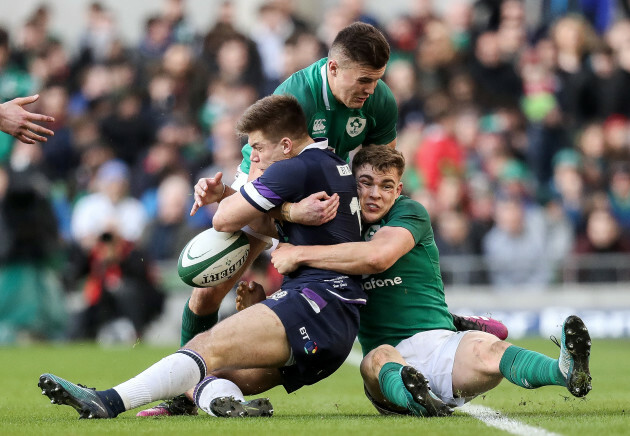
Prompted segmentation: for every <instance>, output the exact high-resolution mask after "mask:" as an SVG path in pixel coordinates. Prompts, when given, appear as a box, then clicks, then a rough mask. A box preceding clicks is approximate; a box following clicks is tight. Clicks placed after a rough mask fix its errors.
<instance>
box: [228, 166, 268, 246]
mask: <svg viewBox="0 0 630 436" xmlns="http://www.w3.org/2000/svg"><path fill="white" fill-rule="evenodd" d="M245 183H247V174H245V173H244V172H243V171H241V166H240V165H239V166H238V167H237V168H236V174H235V175H234V182H232V184H231V185H230V187H231V188H232V189H234V190H235V191H239V190H240V189H241V187H242V186H244V185H245ZM243 231H244V232H245V233H247V234H248V235H251V236H253V237H254V238H256V239H260V240H261V241H264V242H266V243H267V246H266V247H265V250H268V249H270V248H271V246H272V245H273V238H270V237H269V236H267V235H263V234H260V233H258V232H255V231H254V230H252V228H251V227H249V226H245V227H243Z"/></svg>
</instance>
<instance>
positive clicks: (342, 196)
mask: <svg viewBox="0 0 630 436" xmlns="http://www.w3.org/2000/svg"><path fill="white" fill-rule="evenodd" d="M320 191H325V192H326V193H328V195H332V194H333V193H337V194H339V209H338V210H337V215H336V216H335V218H334V219H332V220H331V221H329V222H327V223H326V224H323V225H321V226H305V225H302V224H296V223H284V224H283V225H282V228H281V230H282V232H283V235H281V241H283V242H289V243H291V244H293V245H332V244H339V243H343V242H358V241H360V240H361V211H360V206H359V199H358V197H357V187H356V181H355V179H354V177H353V175H352V171H351V170H350V167H349V165H348V164H347V163H346V162H345V161H344V160H343V159H341V158H340V157H339V156H337V155H336V154H335V153H334V152H333V151H332V150H330V149H329V148H328V141H327V140H325V139H324V138H318V140H316V142H314V143H313V144H310V145H308V146H307V147H305V148H304V150H302V152H301V153H300V154H299V155H298V156H296V157H293V158H291V159H287V160H282V161H279V162H275V163H274V164H272V165H270V166H269V168H267V169H266V170H265V173H264V174H263V175H262V176H261V177H259V178H258V179H256V180H253V181H251V182H248V183H247V184H245V185H244V186H243V187H242V188H241V194H243V196H244V197H245V199H246V200H247V201H248V202H249V203H250V204H251V205H252V206H254V207H255V208H257V209H258V210H260V211H263V212H266V211H268V210H270V209H273V208H274V207H276V206H279V205H281V204H282V203H284V202H287V201H288V202H292V203H297V202H299V201H300V200H302V199H304V198H306V197H308V196H309V195H311V194H314V193H316V192H320ZM283 237H284V238H283ZM283 239H284V240H283ZM340 276H342V275H341V274H340V273H337V272H334V271H328V270H322V269H318V268H311V267H300V268H298V269H297V270H296V271H294V272H293V273H292V274H290V275H289V276H288V277H285V279H284V283H285V284H292V285H294V284H296V283H295V282H305V281H313V280H317V281H321V280H324V281H331V280H333V281H334V280H338V279H340V280H341V281H342V282H346V281H348V282H349V283H351V284H352V286H348V287H349V288H352V289H345V288H346V285H344V284H342V283H338V284H339V285H341V286H340V287H338V286H335V287H336V288H337V289H338V290H339V289H341V290H342V291H343V294H341V292H340V294H341V295H343V297H344V299H346V298H350V299H355V298H360V299H363V298H365V295H364V293H363V291H362V290H361V289H360V286H358V287H357V286H355V283H357V282H358V277H357V276H351V277H348V279H347V280H346V279H343V278H341V277H340ZM283 285H284V284H283Z"/></svg>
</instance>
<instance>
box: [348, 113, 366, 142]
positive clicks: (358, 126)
mask: <svg viewBox="0 0 630 436" xmlns="http://www.w3.org/2000/svg"><path fill="white" fill-rule="evenodd" d="M366 124H367V122H366V120H365V118H360V117H351V118H348V123H347V124H346V133H348V135H350V136H352V137H353V138H354V137H355V136H357V135H359V134H361V132H363V129H365V125H366Z"/></svg>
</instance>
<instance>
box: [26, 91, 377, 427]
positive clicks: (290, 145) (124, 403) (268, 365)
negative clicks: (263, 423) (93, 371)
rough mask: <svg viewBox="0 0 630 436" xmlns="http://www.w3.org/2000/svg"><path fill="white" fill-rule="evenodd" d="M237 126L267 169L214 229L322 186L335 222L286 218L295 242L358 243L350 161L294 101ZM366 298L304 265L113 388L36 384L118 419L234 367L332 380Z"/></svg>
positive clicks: (265, 103) (264, 107) (272, 381)
mask: <svg viewBox="0 0 630 436" xmlns="http://www.w3.org/2000/svg"><path fill="white" fill-rule="evenodd" d="M237 130H238V131H240V132H241V133H242V134H247V135H248V139H249V142H250V144H252V147H253V151H252V156H256V158H257V159H258V160H259V161H260V163H261V164H264V165H265V166H268V167H267V168H266V170H265V173H264V174H263V175H262V176H261V177H259V178H257V179H255V180H253V181H251V182H248V183H247V184H245V185H244V186H243V187H242V188H241V189H240V191H239V192H236V193H234V194H233V195H231V196H229V197H227V198H224V199H223V200H222V201H221V202H220V204H219V209H218V210H217V212H216V214H215V216H214V218H213V225H214V227H215V228H216V229H217V230H219V231H228V232H229V231H235V230H238V229H240V228H242V227H243V226H244V225H246V224H248V223H249V222H251V221H253V220H255V219H259V218H261V217H263V216H264V215H265V213H266V212H267V211H268V210H270V209H271V208H273V207H274V206H277V205H280V204H282V203H283V202H287V201H288V202H297V201H300V200H301V199H303V198H305V197H306V196H308V195H311V194H312V193H314V192H319V191H325V192H327V193H329V195H330V194H332V193H333V192H336V193H337V194H338V196H339V209H338V211H337V213H336V216H335V218H333V219H332V220H331V221H329V222H328V223H325V224H323V225H321V226H318V227H313V226H305V225H302V224H292V223H285V224H284V225H283V228H282V233H283V234H284V235H285V236H286V237H287V238H288V240H289V241H291V242H292V243H297V244H315V243H324V244H336V243H342V242H353V241H354V242H356V241H359V240H360V216H359V205H358V199H357V196H356V183H355V181H354V178H353V177H352V172H351V171H350V167H349V166H348V164H347V163H346V161H344V160H342V159H341V158H340V157H339V156H337V155H336V154H334V153H333V152H332V151H331V150H328V142H327V141H326V140H325V139H319V140H313V139H312V138H311V137H310V136H309V134H308V131H307V129H306V120H305V117H304V113H303V112H302V110H301V108H300V105H299V103H298V101H297V100H296V99H295V98H294V97H292V96H286V95H284V96H281V95H274V96H270V97H266V98H264V99H262V100H259V101H258V102H257V103H255V104H253V105H252V106H251V107H250V108H249V109H248V110H246V111H245V113H244V114H243V115H242V117H241V118H240V120H239V122H238V124H237ZM272 162H274V163H273V164H271V163H272ZM215 194H218V193H215ZM220 195H223V193H220ZM270 229H271V227H270ZM270 234H271V235H273V236H276V237H277V234H276V233H273V232H270ZM365 302H366V300H365V293H364V292H363V290H362V289H361V286H360V284H359V280H358V277H356V276H348V275H340V274H338V273H336V272H332V271H330V270H321V269H317V268H310V267H305V268H301V269H300V271H299V272H296V273H294V274H291V275H290V276H287V277H285V280H284V282H283V285H282V292H280V293H277V294H275V296H274V297H273V298H269V299H268V300H266V301H265V302H264V303H263V304H256V305H254V306H252V307H250V308H248V309H246V310H244V311H241V312H239V313H237V314H235V315H234V316H231V317H229V318H227V319H225V320H223V321H221V322H220V323H218V324H217V325H216V326H215V327H213V328H212V329H210V330H209V331H206V332H204V333H201V334H198V335H197V336H195V337H194V338H193V339H192V340H191V341H189V342H188V343H187V344H186V346H185V347H184V348H182V349H180V350H179V351H178V352H176V353H174V354H172V355H170V356H167V357H165V358H164V359H162V360H160V361H159V362H157V363H156V364H154V365H153V366H151V367H150V368H148V369H147V370H145V371H144V372H142V373H140V374H139V375H137V376H136V377H134V378H132V379H130V380H128V381H126V382H123V383H121V384H119V385H117V386H115V387H114V388H112V389H108V390H105V391H95V390H91V389H88V388H84V387H82V386H79V385H76V384H74V383H71V382H69V381H67V380H64V379H62V378H60V377H57V376H55V375H52V374H43V375H42V376H40V379H39V383H38V385H39V387H40V388H41V389H42V394H45V395H47V396H48V397H49V398H50V399H51V401H52V402H53V403H56V404H62V405H69V406H71V407H73V408H75V409H76V410H77V411H78V412H79V414H80V416H81V417H83V418H114V417H116V416H117V415H118V414H120V413H122V412H124V411H126V410H129V409H133V408H135V407H139V406H142V405H144V404H148V403H150V402H153V401H156V400H160V399H168V398H172V397H174V396H176V395H180V394H182V393H184V392H186V391H188V390H190V389H191V388H193V387H195V386H196V385H198V384H199V385H198V386H197V389H196V390H195V395H197V396H202V394H203V392H204V391H205V388H206V386H207V385H209V384H212V383H211V382H212V381H216V378H215V377H210V378H208V379H207V380H206V376H207V375H209V374H210V373H211V372H213V371H220V370H222V369H228V368H229V369H233V368H239V369H249V368H252V369H258V368H264V369H263V371H264V372H265V374H266V377H265V378H264V380H262V381H261V382H260V383H259V384H258V385H257V387H256V389H257V390H259V391H261V392H262V391H264V390H267V389H269V388H271V387H274V386H277V385H279V384H282V385H284V387H285V388H286V390H287V392H293V391H295V390H297V389H299V388H300V387H302V386H304V385H308V384H313V383H316V382H317V381H319V380H322V379H323V378H325V377H327V376H329V375H330V374H332V373H333V372H334V371H335V370H336V369H337V368H338V367H339V366H340V365H341V364H342V363H343V362H344V361H345V359H346V357H347V356H348V354H349V353H350V350H351V348H352V344H353V342H354V339H355V337H356V335H357V331H358V327H359V307H360V306H362V305H364V304H365ZM234 338H238V339H237V340H234ZM305 350H306V352H305ZM233 403H234V404H233V405H232V404H231V403H225V402H224V403H222V404H223V405H224V406H225V407H226V408H227V410H228V411H229V410H231V409H232V408H233V407H236V406H239V407H241V406H243V404H245V403H241V402H239V401H234V402H233ZM245 407H247V411H248V413H249V414H250V415H251V416H265V415H270V414H271V413H272V411H273V409H272V408H271V405H270V403H269V402H268V401H267V400H265V399H257V400H252V402H248V403H246V404H245Z"/></svg>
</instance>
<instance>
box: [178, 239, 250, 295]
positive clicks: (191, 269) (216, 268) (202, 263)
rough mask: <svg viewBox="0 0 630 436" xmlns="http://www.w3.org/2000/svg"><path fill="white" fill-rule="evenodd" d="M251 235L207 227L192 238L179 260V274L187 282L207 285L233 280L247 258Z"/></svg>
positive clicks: (199, 285)
mask: <svg viewBox="0 0 630 436" xmlns="http://www.w3.org/2000/svg"><path fill="white" fill-rule="evenodd" d="M248 255H249V239H247V235H246V234H245V233H243V231H242V230H238V231H236V232H234V233H227V232H217V231H216V230H214V229H208V230H204V231H203V232H201V233H199V234H198V235H197V236H195V237H194V238H192V239H191V240H190V242H188V244H186V246H185V247H184V249H183V250H182V253H181V254H180V255H179V261H178V262H177V272H178V273H179V277H180V278H181V279H182V280H183V281H184V283H186V284H187V285H190V286H193V287H198V288H207V287H210V286H216V285H218V284H221V283H223V282H225V281H227V280H229V279H230V278H231V277H232V276H233V275H234V274H235V273H236V272H237V271H238V270H239V269H240V268H241V267H242V266H243V265H244V264H245V262H246V261H247V256H248Z"/></svg>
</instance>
